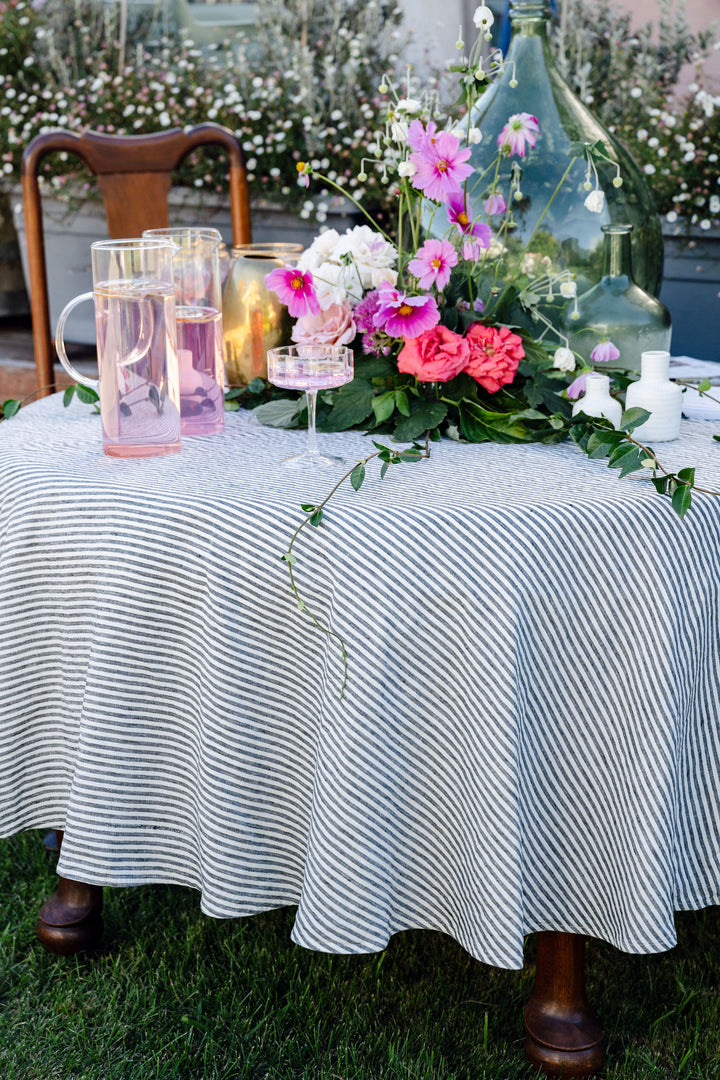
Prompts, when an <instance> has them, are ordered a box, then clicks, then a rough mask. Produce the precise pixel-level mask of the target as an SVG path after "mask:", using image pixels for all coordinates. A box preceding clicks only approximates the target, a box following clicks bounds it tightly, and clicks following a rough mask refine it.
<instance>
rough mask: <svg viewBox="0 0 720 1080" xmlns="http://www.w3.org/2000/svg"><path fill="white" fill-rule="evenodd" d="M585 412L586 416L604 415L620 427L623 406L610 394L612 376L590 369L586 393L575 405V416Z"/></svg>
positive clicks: (616, 426)
mask: <svg viewBox="0 0 720 1080" xmlns="http://www.w3.org/2000/svg"><path fill="white" fill-rule="evenodd" d="M578 413H585V415H586V416H598V417H602V416H604V417H605V419H606V420H609V421H610V423H611V424H612V426H613V427H615V428H619V427H620V420H621V418H622V414H623V408H622V405H621V404H620V402H619V401H616V400H615V398H614V397H612V396H611V394H610V376H609V375H601V374H600V373H599V372H597V371H589V372H588V374H587V376H586V378H585V393H584V394H583V396H582V397H581V398H580V399H579V400H578V401H576V402H575V404H574V405H573V411H572V414H573V416H577V414H578Z"/></svg>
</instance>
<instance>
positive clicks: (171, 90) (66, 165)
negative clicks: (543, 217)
mask: <svg viewBox="0 0 720 1080" xmlns="http://www.w3.org/2000/svg"><path fill="white" fill-rule="evenodd" d="M134 10H135V9H134V8H133V7H132V5H130V6H127V7H126V8H125V11H126V14H127V16H128V22H127V29H126V30H124V29H123V25H122V24H121V21H120V20H121V12H122V3H114V4H108V3H104V2H103V0H71V3H68V2H67V0H34V2H33V3H27V2H25V0H2V2H0V101H2V105H1V106H0V148H1V152H0V168H1V169H2V176H3V177H4V178H5V186H6V187H8V186H10V185H11V184H13V183H17V181H18V180H19V176H20V160H21V157H22V152H23V150H24V148H25V146H26V145H27V144H28V142H29V141H30V140H31V139H32V138H33V137H34V136H35V135H37V134H39V133H40V132H42V131H45V130H47V129H49V128H52V127H57V126H61V127H67V128H70V129H72V130H80V129H81V128H83V127H86V126H90V127H93V128H96V129H97V130H100V131H107V132H113V133H123V134H142V133H145V132H151V131H157V130H162V129H166V128H171V127H175V126H182V127H184V126H187V125H190V124H196V123H200V122H202V121H205V120H213V121H215V122H217V123H220V124H224V125H226V126H227V127H229V128H231V129H232V130H233V131H234V132H235V133H236V135H237V136H238V138H239V139H240V140H241V142H242V144H243V147H244V150H245V155H246V161H247V167H248V174H249V179H250V182H251V187H252V191H253V194H254V195H256V196H259V197H264V198H266V199H269V200H271V201H273V202H278V203H280V204H282V205H283V207H284V208H289V207H291V208H293V209H294V210H295V211H296V212H297V213H298V214H299V215H300V216H301V217H309V216H311V215H313V216H314V217H316V218H317V219H318V220H319V221H321V222H322V220H323V215H324V213H325V209H326V205H325V204H326V199H325V196H324V193H323V192H322V191H320V192H317V193H316V197H315V198H314V199H313V200H309V199H308V198H307V194H306V192H305V190H304V189H303V188H302V187H300V186H299V184H298V180H297V171H296V164H297V162H298V161H300V160H303V161H305V160H307V161H314V162H315V163H316V167H317V168H321V169H326V168H329V167H330V165H329V163H330V159H332V170H333V173H334V175H333V176H332V179H333V180H334V181H335V183H337V184H338V185H339V186H340V187H341V188H347V189H348V190H349V191H351V192H353V193H360V194H363V195H366V196H370V198H371V199H372V198H373V197H374V199H375V201H376V202H380V203H382V202H383V201H384V200H385V198H386V195H385V192H384V190H383V188H382V187H381V185H380V184H379V183H378V181H377V180H376V178H374V177H371V178H370V180H369V181H368V183H367V185H364V186H363V185H361V184H360V183H359V181H358V180H357V174H358V173H359V172H360V171H361V168H360V162H361V159H362V157H363V156H364V155H367V154H368V152H369V151H368V148H369V147H372V144H373V139H374V132H375V131H376V130H377V128H378V126H379V108H380V102H379V98H378V95H377V92H376V86H377V81H378V77H379V76H378V72H382V71H383V70H387V69H393V68H394V67H395V65H396V63H397V47H398V43H399V33H400V32H399V25H400V21H401V12H400V9H399V8H397V7H396V6H395V3H394V2H392V0H357V2H356V3H354V4H352V5H347V4H345V3H343V2H342V0H328V2H327V3H323V4H313V5H306V6H305V11H306V13H308V14H307V17H303V8H302V5H297V4H294V3H292V2H291V0H287V2H284V0H266V2H264V3H263V4H262V5H261V6H260V12H261V15H260V18H259V22H258V26H257V28H256V33H255V34H254V36H253V40H252V43H250V42H247V41H243V39H242V38H237V39H236V40H234V41H233V42H232V48H230V47H228V48H227V49H215V50H213V49H200V48H197V47H195V45H194V44H193V43H192V41H190V40H189V39H188V37H187V35H186V34H184V33H183V32H181V31H180V30H179V29H178V28H174V27H172V26H170V27H169V32H168V33H167V34H166V35H164V36H163V34H162V31H163V29H166V28H165V27H163V26H162V25H161V24H160V23H158V22H157V20H156V19H153V18H151V17H150V16H149V15H145V16H143V15H142V14H140V15H133V11H134ZM139 10H140V11H142V9H139ZM230 44H231V43H229V45H230ZM207 160H208V159H207V155H205V156H204V157H203V158H202V159H200V158H198V159H197V161H194V160H189V162H188V164H187V165H186V166H185V167H184V168H183V170H182V172H181V173H180V174H179V179H180V181H181V182H182V183H183V184H184V185H186V186H189V187H195V188H197V189H200V190H202V191H209V192H216V191H222V190H224V183H223V182H224V172H225V169H224V164H223V163H222V161H221V160H220V159H218V160H217V163H216V164H214V165H211V166H210V167H208V165H207ZM46 175H47V178H48V180H49V182H50V183H51V185H52V187H53V188H54V189H55V190H56V191H57V192H62V190H63V189H64V188H65V187H66V185H67V183H68V180H69V179H72V180H73V181H76V180H77V177H78V167H77V162H75V161H72V160H70V161H68V160H64V159H63V157H62V155H58V156H57V157H56V158H55V159H51V160H50V161H49V162H48V165H47V168H46ZM366 189H367V190H366ZM73 190H74V192H76V190H77V189H76V188H75V187H74V188H73Z"/></svg>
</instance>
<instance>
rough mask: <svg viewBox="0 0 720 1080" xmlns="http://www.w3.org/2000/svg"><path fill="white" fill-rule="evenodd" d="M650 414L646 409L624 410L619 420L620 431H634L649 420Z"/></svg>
mask: <svg viewBox="0 0 720 1080" xmlns="http://www.w3.org/2000/svg"><path fill="white" fill-rule="evenodd" d="M649 416H650V413H649V412H648V411H647V409H639V408H637V407H635V408H632V409H626V410H625V412H624V413H623V414H622V417H621V419H620V429H621V430H622V431H627V432H630V431H634V430H635V428H636V427H640V425H641V424H644V423H645V421H646V420H647V419H648V418H649Z"/></svg>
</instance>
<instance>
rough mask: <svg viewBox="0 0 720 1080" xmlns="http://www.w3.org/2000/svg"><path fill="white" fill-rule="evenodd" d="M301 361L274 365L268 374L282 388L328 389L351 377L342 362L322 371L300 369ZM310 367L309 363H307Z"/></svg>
mask: <svg viewBox="0 0 720 1080" xmlns="http://www.w3.org/2000/svg"><path fill="white" fill-rule="evenodd" d="M302 366H303V361H294V362H293V363H284V364H277V365H275V367H274V369H273V371H272V374H270V375H269V378H270V380H271V382H272V383H273V384H274V385H275V386H279V387H282V388H283V389H284V390H311V391H312V390H330V389H331V388H332V387H333V386H342V385H343V384H344V383H346V382H350V380H351V379H352V377H353V376H352V371H349V370H348V368H346V367H345V366H344V365H342V364H335V365H332V366H330V365H329V364H328V370H324V371H320V372H318V371H309V370H302ZM307 367H308V368H309V367H310V364H309V363H308V364H307Z"/></svg>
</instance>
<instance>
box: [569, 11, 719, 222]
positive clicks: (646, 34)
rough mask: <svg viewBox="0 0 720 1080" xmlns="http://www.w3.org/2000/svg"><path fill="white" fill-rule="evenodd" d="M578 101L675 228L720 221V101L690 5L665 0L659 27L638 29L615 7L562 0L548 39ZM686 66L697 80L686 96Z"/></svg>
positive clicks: (709, 39)
mask: <svg viewBox="0 0 720 1080" xmlns="http://www.w3.org/2000/svg"><path fill="white" fill-rule="evenodd" d="M716 36H717V32H716ZM551 45H552V49H553V53H554V56H555V59H556V62H557V64H558V67H559V69H560V71H561V72H562V74H563V75H564V76H565V78H566V79H567V80H568V82H569V83H570V85H571V86H572V87H573V89H574V90H575V92H576V93H577V94H578V96H579V97H580V98H581V99H582V100H583V101H584V102H585V103H586V104H587V105H589V106H591V108H592V109H593V110H594V112H595V113H596V114H597V116H598V118H599V119H600V120H601V121H602V123H603V124H604V125H605V126H606V127H607V128H608V130H609V131H611V132H612V133H613V134H615V135H616V136H617V137H618V138H619V139H620V140H621V141H622V142H623V143H625V145H626V146H627V147H628V149H629V150H630V152H631V154H632V156H633V158H634V159H635V161H636V162H637V163H638V165H639V166H640V167H641V168H642V169H643V171H644V172H645V175H646V176H647V177H648V178H650V183H651V187H652V192H653V195H654V198H655V203H656V206H657V209H658V212H659V213H660V214H663V215H665V216H666V217H667V219H668V221H669V223H671V224H674V223H678V222H679V221H681V222H682V223H685V224H691V225H697V226H698V227H699V228H702V229H705V230H707V229H710V228H711V227H714V226H717V225H718V223H720V164H719V162H720V158H719V157H718V142H719V141H720V95H718V94H717V92H713V90H712V88H711V87H709V86H708V85H707V83H708V80H707V78H706V76H705V74H704V62H705V59H706V57H707V56H708V55H709V53H710V51H711V50H713V49H714V50H717V49H718V48H720V41H715V43H714V44H713V32H712V30H707V31H702V32H700V33H698V34H693V33H692V32H691V31H690V28H689V25H688V21H687V17H686V14H685V8H684V4H683V3H682V2H680V3H678V0H660V11H659V18H658V24H657V27H656V28H654V27H653V25H652V24H650V23H648V24H647V25H646V26H642V27H640V28H638V29H633V27H632V20H631V17H630V15H628V14H623V13H622V12H621V11H619V10H618V9H616V8H615V7H614V6H613V4H612V3H611V2H610V0H565V3H564V4H563V5H562V14H561V16H560V17H558V18H557V19H556V22H555V25H554V32H553V35H552V38H551ZM687 64H692V65H693V74H694V79H693V81H692V82H691V83H690V84H689V86H688V87H687V88H686V89H685V90H681V88H680V87H681V83H680V77H681V73H682V71H683V68H684V67H685V65H687Z"/></svg>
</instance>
